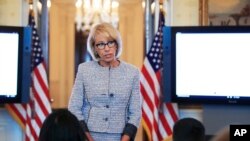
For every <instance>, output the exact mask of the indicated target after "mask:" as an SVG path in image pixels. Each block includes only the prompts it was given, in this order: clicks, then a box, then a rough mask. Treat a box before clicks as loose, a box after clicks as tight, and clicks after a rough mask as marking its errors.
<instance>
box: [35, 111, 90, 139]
mask: <svg viewBox="0 0 250 141" xmlns="http://www.w3.org/2000/svg"><path fill="white" fill-rule="evenodd" d="M84 140H85V136H84V132H83V130H82V128H81V127H80V123H79V121H78V119H77V118H76V117H75V115H73V114H72V113H71V112H70V111H68V110H66V109H59V110H56V111H54V112H52V113H51V114H50V115H49V116H48V117H47V118H46V119H45V121H44V123H43V125H42V128H41V131H40V135H39V141H84Z"/></svg>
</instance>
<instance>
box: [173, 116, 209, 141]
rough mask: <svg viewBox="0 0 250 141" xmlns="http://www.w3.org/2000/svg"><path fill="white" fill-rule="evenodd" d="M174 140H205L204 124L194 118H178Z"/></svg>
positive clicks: (174, 130)
mask: <svg viewBox="0 0 250 141" xmlns="http://www.w3.org/2000/svg"><path fill="white" fill-rule="evenodd" d="M173 141H205V128H204V125H203V124H202V123H201V122H200V121H199V120H197V119H194V118H183V119H180V120H178V121H177V122H176V123H175V124H174V127H173Z"/></svg>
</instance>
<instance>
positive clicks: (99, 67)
mask: <svg viewBox="0 0 250 141" xmlns="http://www.w3.org/2000/svg"><path fill="white" fill-rule="evenodd" d="M87 42H88V51H89V52H90V54H91V55H92V57H93V59H94V61H90V62H86V63H82V64H80V65H79V67H78V72H77V75H76V79H75V83H74V86H73V90H72V93H71V97H70V101H69V107H68V108H69V110H70V111H71V112H72V113H73V114H75V115H76V117H77V118H78V119H79V120H80V123H81V125H82V127H83V129H84V132H85V134H86V136H87V137H88V140H89V141H131V140H134V138H135V135H136V132H137V128H138V126H139V123H140V119H141V101H140V100H141V99H140V87H139V86H140V84H139V70H138V69H137V68H136V67H134V66H133V65H131V64H128V63H126V62H124V61H122V60H120V59H119V58H118V57H119V56H120V55H121V52H122V41H121V36H120V34H119V32H118V31H117V30H116V29H115V28H114V27H113V26H112V25H111V24H108V23H101V24H98V25H96V26H95V27H93V28H92V29H91V31H90V34H89V37H88V41H87Z"/></svg>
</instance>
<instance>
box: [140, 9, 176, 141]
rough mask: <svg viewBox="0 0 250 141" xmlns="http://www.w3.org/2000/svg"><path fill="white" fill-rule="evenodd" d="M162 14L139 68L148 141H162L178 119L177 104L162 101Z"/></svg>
mask: <svg viewBox="0 0 250 141" xmlns="http://www.w3.org/2000/svg"><path fill="white" fill-rule="evenodd" d="M163 26H164V16H163V13H160V17H159V27H158V31H157V33H156V35H155V37H154V40H153V43H152V46H151V48H150V50H149V52H148V53H147V56H146V58H145V60H144V64H143V66H142V69H141V77H140V78H141V80H140V85H141V94H142V97H143V102H142V125H143V128H144V130H145V131H146V134H147V136H148V139H149V140H150V141H162V140H165V139H167V138H169V137H171V136H172V127H173V124H174V123H175V121H177V119H178V114H177V110H178V109H177V105H176V104H173V103H163V101H162V98H163V97H162V88H161V86H162V80H161V79H162V69H163V48H162V44H163Z"/></svg>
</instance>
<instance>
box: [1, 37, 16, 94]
mask: <svg viewBox="0 0 250 141" xmlns="http://www.w3.org/2000/svg"><path fill="white" fill-rule="evenodd" d="M18 40H19V37H18V33H0V96H6V97H15V96H16V95H17V81H18Z"/></svg>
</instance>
